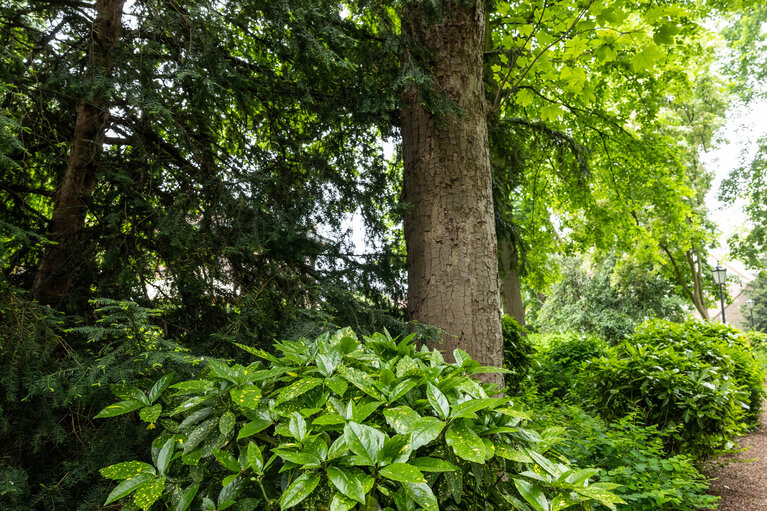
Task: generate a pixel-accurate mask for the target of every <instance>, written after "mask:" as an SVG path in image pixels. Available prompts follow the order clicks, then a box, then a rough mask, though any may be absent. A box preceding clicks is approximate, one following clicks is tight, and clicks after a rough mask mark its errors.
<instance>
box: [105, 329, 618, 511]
mask: <svg viewBox="0 0 767 511" xmlns="http://www.w3.org/2000/svg"><path fill="white" fill-rule="evenodd" d="M240 347H241V348H243V349H244V350H246V351H248V352H250V353H252V354H253V355H255V356H256V357H259V358H260V359H261V361H259V362H254V363H253V364H251V365H249V366H247V367H243V366H241V365H229V364H227V363H225V362H221V361H217V360H210V361H208V362H207V364H208V366H207V369H206V370H204V371H203V374H202V376H201V377H200V378H199V379H196V380H190V381H183V382H178V383H172V384H171V380H170V378H171V377H170V376H168V377H165V378H163V379H161V380H160V381H158V382H157V384H155V386H154V387H153V388H152V389H151V390H150V391H149V393H148V394H145V393H144V392H142V391H140V390H139V389H135V388H125V387H122V388H120V389H119V397H121V398H122V399H123V401H121V402H119V403H116V404H114V405H112V406H110V407H107V408H106V409H104V410H103V411H102V412H101V413H100V414H99V416H100V417H109V416H114V415H119V414H122V413H130V412H132V411H135V410H137V411H138V412H139V416H140V418H141V419H143V420H145V421H148V422H150V427H152V426H153V425H154V424H157V430H158V432H159V435H158V437H157V439H156V440H155V442H154V446H153V448H152V454H151V462H143V461H128V462H125V463H119V464H117V465H113V466H110V467H107V468H105V469H103V470H102V474H103V475H104V477H107V478H110V479H115V480H118V481H119V484H117V486H116V487H115V489H114V490H113V491H112V493H111V494H110V496H109V498H108V500H107V502H106V503H107V504H109V503H111V502H115V501H119V500H121V499H123V502H125V506H124V508H123V509H128V508H135V507H138V508H141V509H145V510H146V509H150V508H152V506H155V508H157V509H174V510H176V511H184V510H186V509H204V510H214V509H215V510H223V509H235V510H251V509H258V510H263V509H265V510H276V509H288V508H297V509H316V510H320V511H348V510H350V509H354V508H356V509H366V510H374V509H384V510H398V511H414V510H416V509H420V508H422V509H426V510H429V511H432V510H437V509H440V508H442V509H499V510H500V509H503V510H507V509H522V510H534V511H556V510H559V509H565V508H568V507H569V508H579V509H590V508H591V506H592V505H593V504H595V503H597V502H598V503H601V504H603V505H605V506H607V507H609V508H611V509H615V504H616V503H620V502H622V501H621V500H620V499H619V498H618V497H616V496H615V495H613V494H612V493H611V491H610V490H612V489H613V488H614V487H615V485H611V484H607V483H605V484H600V483H593V484H590V483H589V478H590V477H592V476H593V474H594V473H595V472H596V470H578V469H574V468H571V467H568V466H567V465H565V464H563V463H562V462H561V460H560V459H559V457H558V456H557V455H556V454H555V453H554V452H551V451H549V449H550V444H551V443H552V442H551V441H550V438H549V437H548V435H547V434H546V431H543V432H538V431H535V430H533V429H529V427H528V422H529V417H528V414H527V413H526V412H525V411H524V410H521V409H520V408H518V407H516V406H514V404H513V403H512V401H511V400H510V399H509V398H502V397H491V395H492V394H493V393H494V392H493V389H492V388H490V387H489V386H488V385H486V384H482V383H479V382H478V381H477V380H475V379H474V378H473V377H472V376H473V375H476V374H479V373H483V372H490V371H501V369H498V368H489V367H480V365H479V364H478V363H477V362H475V361H473V360H471V359H470V358H469V356H468V355H467V354H466V353H464V352H462V351H460V350H456V352H455V353H454V355H455V359H456V360H457V363H455V364H447V363H445V361H444V359H443V357H442V356H441V354H440V353H439V352H438V351H431V350H429V349H427V348H426V347H422V348H421V349H420V350H419V349H417V348H416V346H415V344H414V341H413V339H412V337H409V338H407V339H404V340H401V341H399V342H398V341H396V340H393V339H392V338H391V337H389V336H388V335H387V334H376V335H373V336H372V337H368V338H365V339H364V341H363V342H360V341H359V340H358V339H357V337H356V336H355V335H354V333H353V332H352V331H351V330H349V329H345V330H339V331H337V332H336V333H334V334H332V335H330V334H325V335H322V336H320V337H319V338H317V339H316V340H314V341H309V340H300V341H296V342H281V343H277V344H276V346H275V347H276V349H277V351H278V352H279V353H280V355H279V356H275V355H272V354H269V353H266V352H264V351H261V350H255V349H252V348H250V347H247V346H240ZM149 459H150V457H149V456H148V457H147V461H149Z"/></svg>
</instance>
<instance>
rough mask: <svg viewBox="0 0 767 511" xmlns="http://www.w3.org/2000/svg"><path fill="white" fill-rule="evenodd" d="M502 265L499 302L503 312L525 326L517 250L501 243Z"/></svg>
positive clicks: (512, 246) (507, 243) (510, 245)
mask: <svg viewBox="0 0 767 511" xmlns="http://www.w3.org/2000/svg"><path fill="white" fill-rule="evenodd" d="M501 261H502V263H503V278H501V300H502V304H503V312H504V313H505V314H508V315H509V316H511V317H512V318H514V319H515V320H517V323H519V324H520V325H521V326H525V304H524V302H523V301H522V287H521V286H520V283H519V266H518V263H519V261H518V256H517V250H516V248H514V245H513V243H511V242H510V241H507V242H505V243H503V248H502V249H501Z"/></svg>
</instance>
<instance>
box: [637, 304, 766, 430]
mask: <svg viewBox="0 0 767 511" xmlns="http://www.w3.org/2000/svg"><path fill="white" fill-rule="evenodd" d="M752 338H753V339H757V338H758V334H757V335H754V334H751V337H749V335H748V334H747V333H741V332H739V331H738V330H735V329H734V328H732V327H731V326H729V325H723V324H722V323H709V322H704V321H698V320H694V319H690V320H688V321H685V322H684V323H673V322H670V321H662V320H655V321H648V322H645V323H643V324H642V325H640V326H639V327H638V328H637V330H636V332H635V333H634V335H633V336H632V337H631V338H630V340H629V342H630V343H632V344H635V345H645V344H646V345H652V346H656V347H658V348H673V349H674V350H676V351H681V352H684V353H687V352H692V353H695V354H697V355H699V356H700V358H701V360H703V361H704V362H706V363H708V364H710V365H711V366H712V367H716V368H718V370H719V371H720V372H721V374H722V375H723V376H727V377H732V378H734V380H735V382H736V384H737V385H738V386H739V387H740V388H741V389H742V390H743V391H744V392H746V393H747V394H748V399H747V401H746V404H747V405H748V409H747V412H746V417H745V419H746V421H747V422H748V424H749V426H756V425H757V423H758V420H759V413H760V411H761V407H762V400H763V397H764V379H765V371H764V365H763V364H761V363H760V362H759V361H757V359H756V356H755V353H754V351H753V349H752V347H751V344H752V340H751V339H752ZM758 342H759V341H758V340H757V343H758Z"/></svg>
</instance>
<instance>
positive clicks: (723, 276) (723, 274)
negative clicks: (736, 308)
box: [711, 264, 727, 325]
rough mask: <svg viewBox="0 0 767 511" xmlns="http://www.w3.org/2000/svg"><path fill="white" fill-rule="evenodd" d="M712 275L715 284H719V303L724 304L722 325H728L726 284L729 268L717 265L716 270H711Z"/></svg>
mask: <svg viewBox="0 0 767 511" xmlns="http://www.w3.org/2000/svg"><path fill="white" fill-rule="evenodd" d="M711 274H712V275H713V276H714V282H716V283H717V284H719V301H720V303H721V304H722V324H725V325H726V324H727V320H726V319H725V317H724V283H725V282H726V281H727V268H725V267H724V266H720V265H718V264H717V265H716V268H714V269H713V270H711Z"/></svg>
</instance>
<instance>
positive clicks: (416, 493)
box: [402, 483, 439, 511]
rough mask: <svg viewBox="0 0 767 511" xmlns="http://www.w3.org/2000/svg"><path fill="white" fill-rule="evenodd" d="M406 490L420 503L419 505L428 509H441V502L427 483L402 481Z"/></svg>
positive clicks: (427, 510)
mask: <svg viewBox="0 0 767 511" xmlns="http://www.w3.org/2000/svg"><path fill="white" fill-rule="evenodd" d="M402 486H403V487H404V488H405V491H406V492H407V494H408V495H410V498H412V499H413V500H414V501H416V502H417V503H418V505H419V506H421V507H422V508H424V509H425V510H426V511H439V504H437V497H435V496H434V492H432V491H431V488H430V487H429V485H428V484H426V483H402Z"/></svg>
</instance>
